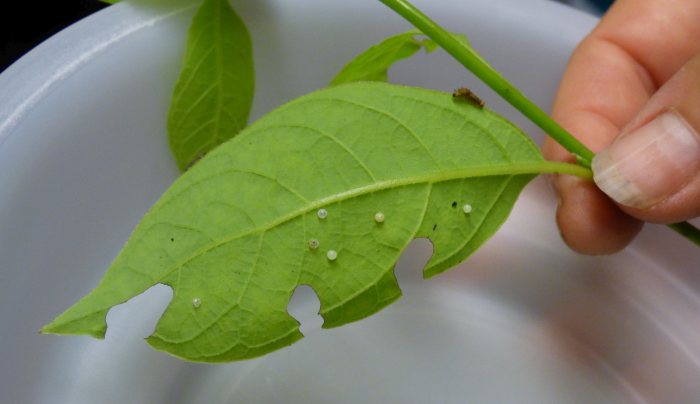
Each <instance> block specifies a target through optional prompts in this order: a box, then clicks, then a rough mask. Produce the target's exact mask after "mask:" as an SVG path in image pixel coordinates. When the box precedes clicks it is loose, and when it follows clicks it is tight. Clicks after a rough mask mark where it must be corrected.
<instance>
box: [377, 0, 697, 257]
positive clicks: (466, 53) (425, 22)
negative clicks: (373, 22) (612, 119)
mask: <svg viewBox="0 0 700 404" xmlns="http://www.w3.org/2000/svg"><path fill="white" fill-rule="evenodd" d="M379 1H381V2H382V3H384V4H385V5H386V6H388V7H389V8H391V9H392V10H394V11H395V12H396V13H398V14H399V15H401V16H402V17H403V18H405V19H406V20H407V21H408V22H410V23H411V24H413V26H415V27H416V28H418V29H419V30H421V31H422V32H423V33H424V34H425V35H427V36H428V37H429V38H430V39H432V40H433V41H435V43H437V44H438V45H440V46H441V47H442V48H443V49H444V50H445V51H447V53H449V54H450V55H452V57H454V58H455V59H456V60H457V61H458V62H460V63H461V64H462V65H463V66H464V67H466V68H467V69H468V70H469V71H471V72H472V73H474V75H475V76H476V77H478V78H479V79H480V80H481V81H483V82H484V83H485V84H486V85H488V86H489V87H491V89H493V90H494V91H495V92H496V93H498V94H499V95H500V96H501V97H503V99H505V100H506V101H508V102H509V103H510V104H511V105H512V106H513V107H515V108H516V109H517V110H518V111H520V112H521V113H522V114H523V115H525V116H526V117H527V118H528V119H530V121H532V122H533V123H534V124H535V125H537V126H539V127H540V129H542V130H543V131H544V132H545V133H546V134H547V135H549V136H550V137H551V138H553V139H554V140H556V141H557V143H559V144H560V145H562V146H563V147H564V148H565V149H566V150H568V151H569V152H570V153H572V154H573V155H574V156H575V157H576V160H577V162H578V163H579V164H581V165H583V166H585V167H590V165H591V160H593V152H592V151H591V150H590V149H588V148H587V147H586V146H585V145H584V144H583V143H581V142H580V141H579V140H578V139H576V138H575V137H574V136H573V135H572V134H570V133H569V132H567V131H566V129H564V128H562V127H561V126H560V125H559V124H558V123H556V122H555V121H554V120H553V119H552V118H550V117H549V115H548V114H547V113H546V112H544V111H543V110H542V109H541V108H540V107H538V106H537V105H536V104H535V103H533V102H532V101H530V100H529V99H528V98H527V97H525V95H524V94H523V93H521V92H520V90H518V89H517V88H516V87H515V86H514V85H513V84H511V83H510V82H509V81H508V80H507V79H506V78H505V77H503V75H502V74H500V73H499V72H498V71H496V69H494V68H493V67H491V65H489V64H488V62H486V61H485V60H484V59H483V58H482V57H481V55H479V54H478V53H477V52H476V51H475V50H474V49H473V48H472V47H471V46H469V45H468V44H466V43H463V42H460V41H459V40H457V39H456V38H455V37H454V35H452V34H451V33H450V32H448V31H446V30H445V29H444V28H442V27H441V26H440V25H438V24H437V23H436V22H435V21H433V20H432V19H430V17H428V16H427V15H425V14H423V13H422V12H421V11H420V10H418V9H417V8H415V7H414V6H413V5H412V4H411V3H409V2H408V0H379ZM669 227H670V228H672V229H673V230H675V231H676V232H678V233H679V234H681V235H682V236H683V237H685V238H687V239H688V240H690V241H691V242H693V243H695V244H697V245H700V229H698V228H697V227H695V226H693V225H692V224H690V223H688V222H683V223H675V224H671V225H669Z"/></svg>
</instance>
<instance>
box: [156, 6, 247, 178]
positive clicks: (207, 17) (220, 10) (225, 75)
mask: <svg viewBox="0 0 700 404" xmlns="http://www.w3.org/2000/svg"><path fill="white" fill-rule="evenodd" d="M254 81H255V78H254V70H253V50H252V45H251V40H250V35H249V34H248V30H247V29H246V27H245V25H244V23H243V21H242V20H241V19H240V18H239V17H238V15H236V13H235V11H234V10H233V9H231V7H230V5H229V3H228V0H204V2H203V3H202V5H201V6H200V8H199V10H198V11H197V14H196V15H195V16H194V19H193V20H192V25H191V26H190V30H189V34H188V39H187V49H186V51H185V61H184V66H183V69H182V72H181V74H180V77H179V79H178V81H177V84H176V85H175V90H174V93H173V98H172V101H171V104H170V112H169V114H168V136H169V140H170V147H171V149H172V151H173V153H174V154H175V159H176V160H177V164H178V166H179V167H180V169H181V170H185V169H187V168H188V167H189V166H190V165H191V164H192V163H193V162H194V161H196V160H197V159H199V158H201V156H203V155H204V154H206V153H207V152H209V151H210V150H212V149H214V148H215V147H217V146H218V145H220V144H221V143H223V142H225V141H226V140H228V139H230V138H232V137H233V136H235V135H236V134H237V133H238V132H240V131H241V130H242V129H243V128H245V126H246V125H247V123H248V116H249V114H250V109H251V106H252V103H253V92H254V86H255V83H254Z"/></svg>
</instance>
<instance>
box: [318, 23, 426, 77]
mask: <svg viewBox="0 0 700 404" xmlns="http://www.w3.org/2000/svg"><path fill="white" fill-rule="evenodd" d="M421 35H422V34H421V33H420V31H411V32H406V33H403V34H398V35H394V36H392V37H389V38H387V39H385V40H384V41H382V42H380V43H378V44H377V45H374V46H372V47H371V48H369V49H367V50H366V51H364V52H362V53H361V54H359V55H358V56H356V57H355V58H354V59H353V60H352V61H350V62H349V63H348V64H347V65H345V67H343V69H342V70H341V71H340V73H338V74H337V75H336V76H335V78H333V80H332V81H331V83H330V85H331V86H336V85H339V84H344V83H352V82H356V81H387V75H388V71H389V68H390V67H391V66H392V65H393V64H394V63H396V62H398V61H400V60H403V59H406V58H409V57H411V56H413V55H414V54H415V53H416V52H418V51H419V50H420V49H421V48H422V47H425V49H426V52H432V51H433V50H435V48H436V46H437V45H435V43H434V42H433V41H432V40H430V39H419V38H418V37H419V36H421Z"/></svg>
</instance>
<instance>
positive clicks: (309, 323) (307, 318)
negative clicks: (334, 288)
mask: <svg viewBox="0 0 700 404" xmlns="http://www.w3.org/2000/svg"><path fill="white" fill-rule="evenodd" d="M320 308H321V301H320V300H319V299H318V295H317V294H316V292H315V291H314V289H313V288H312V287H311V286H309V285H299V286H297V287H296V289H294V293H293V294H292V297H291V299H289V304H288V305H287V312H288V313H289V315H290V316H292V317H294V318H295V319H296V320H297V321H298V322H299V324H300V326H299V329H300V331H301V333H302V334H304V335H306V336H308V335H311V334H312V333H315V332H318V331H320V330H321V327H322V326H323V318H322V317H321V316H320V315H319V314H318V311H319V309H320Z"/></svg>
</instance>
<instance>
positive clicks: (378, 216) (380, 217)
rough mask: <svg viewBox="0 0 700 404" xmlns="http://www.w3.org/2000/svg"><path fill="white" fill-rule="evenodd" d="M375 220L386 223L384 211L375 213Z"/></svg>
mask: <svg viewBox="0 0 700 404" xmlns="http://www.w3.org/2000/svg"><path fill="white" fill-rule="evenodd" d="M374 221H375V222H377V223H384V213H382V212H377V213H375V214H374Z"/></svg>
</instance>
